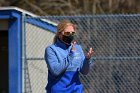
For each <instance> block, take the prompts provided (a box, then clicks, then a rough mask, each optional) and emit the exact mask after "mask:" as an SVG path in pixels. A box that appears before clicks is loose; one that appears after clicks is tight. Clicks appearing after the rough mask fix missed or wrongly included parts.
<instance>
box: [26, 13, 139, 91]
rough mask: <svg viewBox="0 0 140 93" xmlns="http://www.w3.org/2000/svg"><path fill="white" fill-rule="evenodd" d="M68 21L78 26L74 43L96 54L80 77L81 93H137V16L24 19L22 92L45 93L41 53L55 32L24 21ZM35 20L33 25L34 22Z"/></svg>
mask: <svg viewBox="0 0 140 93" xmlns="http://www.w3.org/2000/svg"><path fill="white" fill-rule="evenodd" d="M27 19H33V20H37V21H44V23H43V24H46V20H50V21H51V22H53V23H56V24H57V23H59V22H60V21H61V20H64V19H67V20H70V21H71V22H73V23H75V24H76V25H77V34H78V35H77V42H78V43H79V44H80V45H81V46H82V48H83V50H84V52H87V50H88V49H89V47H92V48H93V49H94V51H95V55H94V56H93V59H94V62H93V64H92V68H91V71H90V73H89V74H88V75H87V76H83V75H81V76H80V78H81V81H82V83H83V85H84V90H83V91H84V93H140V15H139V14H133V15H95V16H45V17H36V18H35V17H34V18H33V17H27V18H26V19H25V41H24V42H25V46H24V47H25V51H26V52H25V54H26V56H25V65H24V66H25V70H24V73H25V74H24V75H25V78H24V82H25V83H24V91H25V92H26V93H45V86H46V84H47V65H46V63H45V61H44V52H45V51H44V50H45V48H46V47H47V46H48V45H49V44H51V43H52V40H53V37H54V33H53V32H50V31H48V30H46V29H44V28H42V27H36V26H35V25H33V24H31V23H29V22H27V21H26V20H27ZM37 21H36V22H37Z"/></svg>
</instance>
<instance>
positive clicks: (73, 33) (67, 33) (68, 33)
mask: <svg viewBox="0 0 140 93" xmlns="http://www.w3.org/2000/svg"><path fill="white" fill-rule="evenodd" d="M62 34H63V35H65V36H70V35H75V34H76V32H73V31H71V32H62Z"/></svg>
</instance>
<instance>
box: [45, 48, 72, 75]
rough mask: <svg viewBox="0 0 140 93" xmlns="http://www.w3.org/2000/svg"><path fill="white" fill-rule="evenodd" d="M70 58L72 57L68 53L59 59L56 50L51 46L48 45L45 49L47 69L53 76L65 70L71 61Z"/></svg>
mask: <svg viewBox="0 0 140 93" xmlns="http://www.w3.org/2000/svg"><path fill="white" fill-rule="evenodd" d="M71 60H72V58H71V55H70V54H69V55H68V56H67V57H66V58H64V59H63V60H59V59H58V56H57V54H56V52H55V51H54V50H53V49H52V48H51V47H48V48H46V50H45V61H46V63H47V66H48V70H50V72H51V73H52V75H54V76H58V75H60V74H61V73H63V72H64V71H66V69H67V67H68V66H69V64H70V63H71Z"/></svg>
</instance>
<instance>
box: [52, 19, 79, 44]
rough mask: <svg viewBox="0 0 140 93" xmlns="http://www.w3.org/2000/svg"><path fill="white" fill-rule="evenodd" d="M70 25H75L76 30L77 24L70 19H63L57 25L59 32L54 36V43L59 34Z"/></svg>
mask: <svg viewBox="0 0 140 93" xmlns="http://www.w3.org/2000/svg"><path fill="white" fill-rule="evenodd" d="M69 25H71V26H73V28H74V30H76V26H75V25H74V24H73V23H71V22H70V21H69V20H63V21H61V22H60V23H59V24H58V25H57V32H56V34H55V36H54V39H53V43H55V42H56V40H57V39H58V36H59V34H60V33H61V32H62V31H63V30H64V29H65V28H66V27H67V26H69Z"/></svg>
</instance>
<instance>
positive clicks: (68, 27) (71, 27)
mask: <svg viewBox="0 0 140 93" xmlns="http://www.w3.org/2000/svg"><path fill="white" fill-rule="evenodd" d="M68 31H74V27H73V26H72V25H68V26H66V27H65V28H64V32H68Z"/></svg>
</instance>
